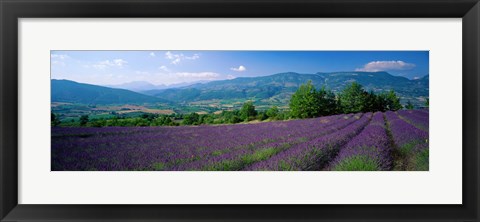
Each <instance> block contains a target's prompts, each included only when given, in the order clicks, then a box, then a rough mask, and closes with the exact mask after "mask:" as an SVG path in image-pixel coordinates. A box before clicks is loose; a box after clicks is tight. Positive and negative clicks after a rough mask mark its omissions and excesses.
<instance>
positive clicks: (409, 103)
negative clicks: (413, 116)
mask: <svg viewBox="0 0 480 222" xmlns="http://www.w3.org/2000/svg"><path fill="white" fill-rule="evenodd" d="M405 109H414V107H413V104H412V103H411V102H410V100H408V102H407V105H405Z"/></svg>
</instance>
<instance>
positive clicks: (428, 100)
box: [425, 98, 430, 108]
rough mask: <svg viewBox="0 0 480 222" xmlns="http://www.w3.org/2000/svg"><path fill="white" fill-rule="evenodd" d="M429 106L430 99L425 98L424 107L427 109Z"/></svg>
mask: <svg viewBox="0 0 480 222" xmlns="http://www.w3.org/2000/svg"><path fill="white" fill-rule="evenodd" d="M429 105H430V99H429V98H427V99H426V100H425V106H426V107H427V108H428V106H429Z"/></svg>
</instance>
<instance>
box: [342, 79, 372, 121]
mask: <svg viewBox="0 0 480 222" xmlns="http://www.w3.org/2000/svg"><path fill="white" fill-rule="evenodd" d="M366 94H368V93H366V92H365V90H364V89H363V86H362V85H360V84H358V83H357V82H352V83H351V84H350V85H348V86H347V87H345V89H344V90H343V91H342V92H341V93H340V95H339V104H340V109H341V111H342V112H343V113H358V112H362V111H364V110H365V99H366Z"/></svg>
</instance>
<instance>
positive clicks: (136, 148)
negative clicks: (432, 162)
mask: <svg viewBox="0 0 480 222" xmlns="http://www.w3.org/2000/svg"><path fill="white" fill-rule="evenodd" d="M428 144H429V141H428V110H401V111H397V112H391V111H388V112H385V113H382V112H376V113H357V114H342V115H335V116H327V117H321V118H314V119H305V120H291V121H277V122H264V123H256V124H235V125H202V126H176V127H104V128H85V127H78V128H73V127H71V128H68V127H59V128H57V127H53V128H52V170H54V171H58V170H67V171H85V170H92V171H96V170H99V171H100V170H101V171H104V170H107V171H108V170H115V171H124V170H151V171H155V170H166V171H178V170H180V171H189V170H197V171H198V170H207V171H208V170H227V171H234V170H245V171H257V170H267V171H280V170H294V171H301V170H365V171H367V170H369V171H371V170H374V171H377V170H428V163H429V161H428V160H429V158H428V150H429V147H428Z"/></svg>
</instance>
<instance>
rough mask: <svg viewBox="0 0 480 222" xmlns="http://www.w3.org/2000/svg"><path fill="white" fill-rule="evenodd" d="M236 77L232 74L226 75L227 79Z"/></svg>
mask: <svg viewBox="0 0 480 222" xmlns="http://www.w3.org/2000/svg"><path fill="white" fill-rule="evenodd" d="M235 78H237V77H235V76H234V75H227V79H235Z"/></svg>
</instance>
